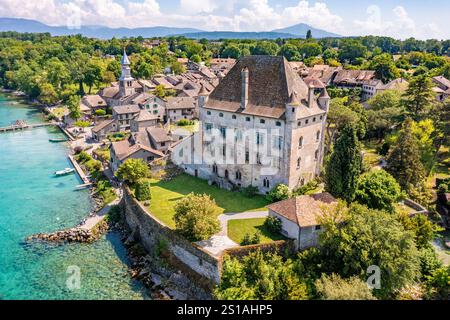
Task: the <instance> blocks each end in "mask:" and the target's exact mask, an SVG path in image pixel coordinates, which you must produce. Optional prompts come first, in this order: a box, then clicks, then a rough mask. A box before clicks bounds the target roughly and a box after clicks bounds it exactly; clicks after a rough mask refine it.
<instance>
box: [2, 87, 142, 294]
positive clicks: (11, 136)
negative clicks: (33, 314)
mask: <svg viewBox="0 0 450 320" xmlns="http://www.w3.org/2000/svg"><path fill="white" fill-rule="evenodd" d="M18 119H22V120H26V121H27V122H29V123H32V122H41V121H42V119H40V113H39V112H38V111H36V110H33V109H31V108H29V107H26V106H24V105H22V104H16V101H15V100H12V99H10V98H7V97H5V96H4V95H0V126H5V125H9V124H10V123H11V122H12V121H15V120H18ZM54 137H62V133H61V132H60V131H59V130H58V129H56V128H36V129H32V130H25V131H17V132H11V133H0V299H143V298H145V293H144V289H143V287H142V285H141V284H140V283H139V282H136V281H134V280H132V279H131V278H130V277H129V275H128V269H127V264H128V263H129V261H127V258H126V251H125V248H124V247H123V245H122V243H121V241H120V238H119V235H118V234H116V233H112V232H111V233H108V234H107V235H106V236H104V237H103V238H102V239H101V240H99V241H98V242H96V243H94V244H91V245H89V244H68V245H50V244H44V243H31V244H27V243H25V241H24V240H25V239H26V237H28V236H29V235H31V234H35V233H39V232H51V231H55V230H59V229H63V228H68V227H73V226H75V225H76V224H78V223H79V222H80V221H81V220H82V219H83V218H84V217H86V216H87V214H88V213H89V211H90V201H89V195H88V192H87V191H75V190H74V188H75V186H77V185H78V184H81V181H80V180H79V178H78V177H77V176H76V175H69V176H65V177H59V178H55V177H54V176H53V174H52V173H53V172H54V171H56V170H60V169H64V168H66V167H70V163H69V161H68V159H67V145H66V144H61V143H50V142H49V141H48V139H49V138H54ZM71 266H76V267H78V268H79V270H80V288H79V289H75V290H70V289H69V288H68V287H67V285H66V282H67V279H68V277H70V276H71V274H72V273H68V268H69V267H71ZM72 270H73V269H72ZM69 271H70V270H69Z"/></svg>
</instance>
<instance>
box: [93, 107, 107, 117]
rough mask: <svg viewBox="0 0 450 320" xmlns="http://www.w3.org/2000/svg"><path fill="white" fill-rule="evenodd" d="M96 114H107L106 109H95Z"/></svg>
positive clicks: (100, 115)
mask: <svg viewBox="0 0 450 320" xmlns="http://www.w3.org/2000/svg"><path fill="white" fill-rule="evenodd" d="M95 115H96V116H99V117H102V116H106V111H105V110H103V109H98V110H95Z"/></svg>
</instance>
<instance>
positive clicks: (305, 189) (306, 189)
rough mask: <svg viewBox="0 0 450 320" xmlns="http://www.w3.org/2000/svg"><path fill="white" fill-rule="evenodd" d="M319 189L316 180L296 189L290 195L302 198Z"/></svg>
mask: <svg viewBox="0 0 450 320" xmlns="http://www.w3.org/2000/svg"><path fill="white" fill-rule="evenodd" d="M318 187H319V182H318V181H317V180H311V181H309V182H308V183H307V184H305V185H304V186H301V187H299V188H297V189H296V190H295V191H294V192H293V193H292V194H293V195H294V196H303V195H305V194H309V193H310V192H312V191H314V190H316V189H317V188H318Z"/></svg>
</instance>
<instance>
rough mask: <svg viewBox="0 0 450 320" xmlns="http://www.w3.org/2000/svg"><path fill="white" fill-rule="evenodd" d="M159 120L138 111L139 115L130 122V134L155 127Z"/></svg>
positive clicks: (145, 112)
mask: <svg viewBox="0 0 450 320" xmlns="http://www.w3.org/2000/svg"><path fill="white" fill-rule="evenodd" d="M158 121H159V118H158V117H157V116H156V115H154V114H152V113H150V112H149V111H147V110H140V111H139V113H138V114H137V115H136V116H135V117H134V118H133V119H132V120H131V121H130V130H131V132H139V131H140V130H142V129H145V128H150V127H156V126H157V125H158Z"/></svg>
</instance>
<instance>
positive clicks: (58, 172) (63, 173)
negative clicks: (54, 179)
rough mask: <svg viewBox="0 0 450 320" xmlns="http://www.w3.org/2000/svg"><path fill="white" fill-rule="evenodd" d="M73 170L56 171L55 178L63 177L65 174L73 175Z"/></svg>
mask: <svg viewBox="0 0 450 320" xmlns="http://www.w3.org/2000/svg"><path fill="white" fill-rule="evenodd" d="M74 172H75V169H73V168H65V169H64V170H60V171H56V172H55V176H65V175H67V174H71V173H74Z"/></svg>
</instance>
